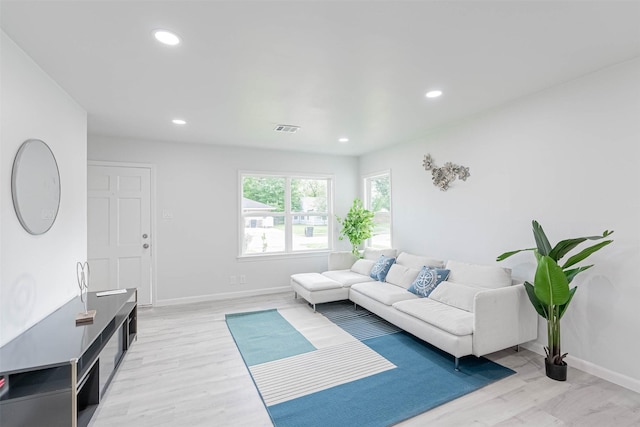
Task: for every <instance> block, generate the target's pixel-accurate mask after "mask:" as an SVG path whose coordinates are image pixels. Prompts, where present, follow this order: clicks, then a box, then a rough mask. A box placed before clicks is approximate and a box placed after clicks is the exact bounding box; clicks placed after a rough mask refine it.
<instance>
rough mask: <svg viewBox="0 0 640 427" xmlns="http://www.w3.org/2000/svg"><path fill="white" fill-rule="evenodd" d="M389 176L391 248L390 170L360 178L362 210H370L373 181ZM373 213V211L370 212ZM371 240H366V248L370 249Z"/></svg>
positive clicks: (391, 236) (391, 206)
mask: <svg viewBox="0 0 640 427" xmlns="http://www.w3.org/2000/svg"><path fill="white" fill-rule="evenodd" d="M385 175H387V176H389V248H393V247H394V246H393V185H392V183H393V181H392V177H391V169H385V170H382V171H378V172H372V173H369V174H367V175H363V176H362V192H363V197H362V200H363V202H364V208H365V209H367V210H371V211H372V209H371V202H372V197H371V184H372V181H373V179H375V178H379V177H382V176H385ZM372 212H373V211H372ZM371 244H372V239H367V242H366V246H367V247H371Z"/></svg>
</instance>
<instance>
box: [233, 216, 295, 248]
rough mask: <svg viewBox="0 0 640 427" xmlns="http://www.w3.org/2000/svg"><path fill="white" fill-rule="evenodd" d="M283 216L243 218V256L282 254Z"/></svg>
mask: <svg viewBox="0 0 640 427" xmlns="http://www.w3.org/2000/svg"><path fill="white" fill-rule="evenodd" d="M284 233H285V231H284V217H283V216H245V217H244V235H243V239H242V253H243V254H260V253H270V252H284V249H285V248H284V244H285V243H284V242H285V240H284Z"/></svg>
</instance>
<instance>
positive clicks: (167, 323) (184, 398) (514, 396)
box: [90, 293, 640, 427]
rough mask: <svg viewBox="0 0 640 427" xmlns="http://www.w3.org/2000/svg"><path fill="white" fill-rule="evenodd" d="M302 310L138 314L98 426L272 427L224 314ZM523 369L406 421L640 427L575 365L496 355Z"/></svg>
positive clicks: (232, 305)
mask: <svg viewBox="0 0 640 427" xmlns="http://www.w3.org/2000/svg"><path fill="white" fill-rule="evenodd" d="M300 304H304V302H303V301H302V300H294V299H293V294H292V293H282V294H275V295H270V296H259V297H254V298H243V299H236V300H228V301H216V302H207V303H196V304H187V305H181V306H170V307H159V308H149V309H139V313H138V340H137V342H134V344H133V346H132V347H131V349H130V351H129V352H128V353H127V355H126V356H125V358H124V360H123V362H122V364H121V365H120V369H119V370H118V372H117V373H116V376H115V377H114V379H113V381H112V383H111V386H110V388H109V390H108V391H107V393H106V395H105V396H104V398H103V400H102V402H101V404H100V406H99V408H98V410H97V412H96V414H95V415H94V417H93V420H92V422H91V424H90V425H91V426H93V427H105V426H118V427H126V426H135V427H146V426H149V427H159V426H191V427H193V426H271V425H272V424H271V421H270V418H269V415H268V414H267V411H266V409H265V408H264V406H263V404H262V401H261V400H260V397H259V395H258V392H257V391H256V389H255V387H254V385H253V382H252V380H251V377H250V375H249V373H248V371H247V369H246V367H245V365H244V363H243V361H242V358H241V356H240V354H239V353H238V350H237V349H236V346H235V344H234V342H233V338H232V337H231V335H230V333H229V331H228V329H227V327H226V324H225V322H224V315H225V313H233V312H243V311H254V310H261V309H268V308H283V307H287V306H293V305H300ZM488 357H489V358H490V359H492V360H494V361H496V362H498V363H500V364H502V365H504V366H507V367H509V368H511V369H513V370H515V371H516V372H517V374H516V375H512V376H510V377H508V378H506V379H504V380H501V381H498V382H497V383H494V384H491V385H489V386H487V387H485V388H483V389H480V390H478V391H476V392H474V393H471V394H468V395H466V396H463V397H461V398H459V399H457V400H454V401H452V402H449V403H447V404H445V405H442V406H440V407H438V408H435V409H433V410H431V411H429V412H426V413H424V414H422V415H420V416H417V417H415V418H412V419H410V420H407V421H405V422H404V423H402V424H400V425H401V426H403V427H407V426H427V425H428V426H520V425H528V426H581V427H582V426H597V427H601V426H616V427H623V426H640V394H638V393H634V392H632V391H629V390H627V389H625V388H622V387H619V386H617V385H615V384H611V383H609V382H607V381H604V380H602V379H599V378H597V377H594V376H592V375H589V374H586V373H584V372H582V371H579V370H577V369H572V368H569V373H568V377H569V379H568V381H566V382H557V381H553V380H550V379H548V378H546V377H545V375H544V366H543V359H542V357H541V356H539V355H537V354H535V353H533V352H530V351H527V350H522V351H520V352H515V351H513V350H504V351H501V352H498V353H494V354H492V355H489V356H488Z"/></svg>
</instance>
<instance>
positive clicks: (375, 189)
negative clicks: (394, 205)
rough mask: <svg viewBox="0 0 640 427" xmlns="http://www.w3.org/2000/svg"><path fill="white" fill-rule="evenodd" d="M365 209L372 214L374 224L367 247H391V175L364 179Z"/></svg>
mask: <svg viewBox="0 0 640 427" xmlns="http://www.w3.org/2000/svg"><path fill="white" fill-rule="evenodd" d="M364 191H365V193H364V194H365V197H364V198H365V207H366V208H367V209H369V210H370V211H372V212H373V215H374V217H373V221H374V223H375V226H374V229H373V236H372V237H371V239H369V242H368V246H369V247H372V248H390V247H391V173H390V172H384V173H379V174H375V175H370V176H367V177H365V178H364Z"/></svg>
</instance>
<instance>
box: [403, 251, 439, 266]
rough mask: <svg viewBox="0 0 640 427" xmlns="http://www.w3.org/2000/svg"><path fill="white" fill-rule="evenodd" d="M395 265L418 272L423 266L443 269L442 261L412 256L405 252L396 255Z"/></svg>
mask: <svg viewBox="0 0 640 427" xmlns="http://www.w3.org/2000/svg"><path fill="white" fill-rule="evenodd" d="M396 263H398V264H400V265H404V266H406V267H411V268H415V269H416V270H420V269H421V268H422V267H423V266H425V265H426V266H427V267H433V268H442V267H444V261H441V260H439V259H434V258H429V257H426V256H420V255H413V254H410V253H407V252H402V253H400V255H398V259H397V260H396Z"/></svg>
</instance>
